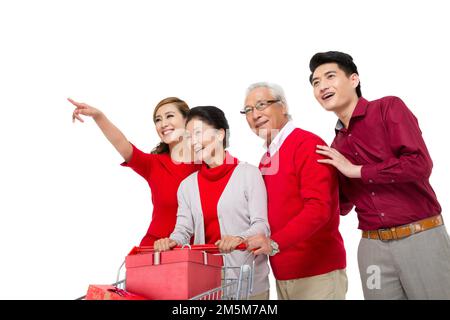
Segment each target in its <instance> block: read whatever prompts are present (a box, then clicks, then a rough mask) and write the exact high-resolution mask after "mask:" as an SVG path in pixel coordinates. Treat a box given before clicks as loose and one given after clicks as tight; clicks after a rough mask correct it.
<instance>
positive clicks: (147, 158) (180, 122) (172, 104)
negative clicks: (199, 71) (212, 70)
mask: <svg viewBox="0 0 450 320" xmlns="http://www.w3.org/2000/svg"><path fill="white" fill-rule="evenodd" d="M68 100H69V101H70V102H71V103H72V104H73V105H74V106H75V107H76V108H75V110H74V111H73V114H72V120H73V121H74V122H75V120H79V121H80V122H84V121H83V119H82V118H81V115H84V116H89V117H92V118H93V119H94V121H95V123H96V124H97V125H98V127H99V128H100V129H101V130H102V132H103V134H104V135H105V137H106V138H107V139H108V140H109V142H110V143H111V144H112V145H113V146H114V147H115V148H116V150H117V151H118V152H119V153H120V155H121V156H122V157H123V159H124V160H125V162H124V163H122V166H126V167H130V168H132V169H133V170H134V171H135V172H137V173H138V174H139V175H141V176H142V177H143V178H144V179H145V180H146V181H147V183H148V185H149V187H150V189H151V193H152V195H151V197H152V203H153V214H152V219H151V223H150V226H149V228H148V230H147V233H146V234H145V236H144V237H143V239H142V240H141V244H140V245H141V246H148V245H153V243H154V241H155V240H157V239H159V238H165V237H168V236H169V235H170V233H171V232H172V231H173V229H174V227H175V222H176V212H177V207H178V205H177V189H178V186H179V184H180V183H181V181H182V180H183V179H184V178H186V177H187V176H188V175H190V174H191V173H193V172H194V171H197V170H198V169H199V168H200V166H198V165H194V164H193V163H192V152H191V148H190V146H189V147H187V148H184V147H183V146H184V145H186V143H182V142H180V141H181V140H182V139H181V138H182V135H183V134H184V132H185V123H186V115H187V113H188V111H189V107H188V105H187V104H186V102H184V101H183V100H181V99H178V98H175V97H170V98H166V99H163V100H161V101H160V102H159V103H158V104H157V105H156V107H155V110H154V112H153V122H154V123H155V127H156V132H157V133H158V135H159V137H160V138H161V143H160V144H159V145H158V146H156V147H155V148H154V149H153V150H152V152H151V153H150V154H148V153H144V152H142V151H141V150H139V149H138V148H136V147H135V146H134V145H133V144H132V143H130V142H129V141H128V139H127V138H126V137H125V135H124V134H123V133H122V132H121V131H120V130H119V129H118V128H117V127H116V126H115V125H114V124H113V123H112V122H111V121H110V120H109V119H108V118H107V117H106V116H105V114H104V113H103V112H101V111H100V110H99V109H97V108H94V107H92V106H90V105H88V104H86V103H80V102H76V101H74V100H72V99H68Z"/></svg>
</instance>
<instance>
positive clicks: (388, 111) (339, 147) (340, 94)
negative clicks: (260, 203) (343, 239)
mask: <svg viewBox="0 0 450 320" xmlns="http://www.w3.org/2000/svg"><path fill="white" fill-rule="evenodd" d="M310 70H311V76H310V82H311V84H312V86H313V90H314V95H315V97H316V99H317V101H318V102H319V103H320V104H321V105H322V107H323V108H324V109H325V110H327V111H333V112H334V113H335V114H336V115H337V116H338V118H339V120H338V122H337V124H336V128H335V130H336V137H335V138H334V141H333V143H332V145H331V147H327V146H321V145H318V146H317V153H319V154H321V155H324V156H326V157H327V159H325V160H323V159H321V160H318V161H319V162H320V163H326V164H330V165H332V166H334V167H336V168H337V169H338V170H339V172H340V175H339V183H340V209H341V214H342V215H346V214H347V213H349V212H350V211H351V210H352V208H353V207H355V211H356V212H357V214H358V219H359V228H360V229H361V230H362V231H363V233H362V239H361V242H360V245H359V249H358V263H359V269H360V275H361V281H362V287H363V291H364V297H365V298H366V299H450V240H449V236H448V234H447V231H446V229H445V226H444V223H443V219H442V216H441V215H440V213H441V207H440V205H439V203H438V201H437V198H436V195H435V193H434V191H433V189H432V187H431V185H430V182H429V177H430V174H431V169H432V165H433V164H432V161H431V158H430V155H429V153H428V150H427V147H426V145H425V142H424V140H423V138H422V134H421V131H420V128H419V125H418V122H417V119H416V117H415V116H414V115H413V114H412V112H411V111H410V110H409V109H408V108H407V106H406V105H405V103H404V102H403V101H402V100H401V99H399V98H397V97H384V98H381V99H378V100H374V101H367V100H366V99H364V98H363V97H362V95H361V86H360V81H359V75H358V70H357V67H356V65H355V64H354V62H353V59H352V57H351V56H350V55H348V54H345V53H342V52H336V51H330V52H324V53H317V54H315V55H314V56H313V57H312V58H311V61H310Z"/></svg>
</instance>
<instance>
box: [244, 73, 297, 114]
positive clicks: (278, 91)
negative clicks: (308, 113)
mask: <svg viewBox="0 0 450 320" xmlns="http://www.w3.org/2000/svg"><path fill="white" fill-rule="evenodd" d="M257 88H267V89H269V91H270V93H271V94H272V95H273V97H274V98H275V99H277V100H280V101H281V103H282V104H284V106H285V107H286V109H287V110H288V112H289V109H288V104H287V101H286V96H285V94H284V90H283V88H282V87H281V86H280V85H278V84H276V83H271V82H256V83H253V84H251V85H249V86H248V88H247V91H246V93H245V97H247V96H248V95H249V94H250V92H251V91H253V90H254V89H257ZM286 116H287V117H288V119H289V120H292V116H291V115H290V114H289V113H288V114H287V115H286Z"/></svg>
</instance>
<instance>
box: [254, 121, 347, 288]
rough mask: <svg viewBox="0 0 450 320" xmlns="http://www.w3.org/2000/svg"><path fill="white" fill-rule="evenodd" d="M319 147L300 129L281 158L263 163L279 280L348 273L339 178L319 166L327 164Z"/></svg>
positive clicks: (313, 137) (328, 168)
mask: <svg viewBox="0 0 450 320" xmlns="http://www.w3.org/2000/svg"><path fill="white" fill-rule="evenodd" d="M318 144H320V145H325V142H324V141H323V140H322V139H320V138H319V137H318V136H316V135H314V134H312V133H310V132H308V131H304V130H301V129H298V128H296V129H295V130H294V131H293V132H292V133H291V134H290V135H289V136H288V137H287V138H286V140H285V141H284V142H283V144H282V146H281V147H280V149H279V151H278V152H277V153H275V154H274V155H273V156H272V157H271V158H268V156H267V155H265V156H264V157H263V159H262V160H261V163H260V169H261V172H262V174H263V177H264V181H265V183H266V188H267V194H268V218H269V224H270V229H271V232H272V236H271V238H272V239H273V240H274V241H276V242H277V243H278V244H279V246H280V252H279V253H278V254H277V255H275V256H273V257H271V258H270V263H271V266H272V270H273V273H274V275H275V278H276V279H278V280H291V279H297V278H304V277H310V276H315V275H319V274H324V273H328V272H331V271H333V270H336V269H343V268H345V267H346V257H345V249H344V243H343V240H342V237H341V234H340V233H339V229H338V227H339V195H338V183H337V175H336V172H335V170H334V168H333V167H332V166H330V165H326V164H321V163H318V162H317V159H320V158H322V156H320V155H319V154H317V153H316V145H318ZM277 166H278V170H276V168H277ZM274 169H275V170H274ZM265 173H267V174H265Z"/></svg>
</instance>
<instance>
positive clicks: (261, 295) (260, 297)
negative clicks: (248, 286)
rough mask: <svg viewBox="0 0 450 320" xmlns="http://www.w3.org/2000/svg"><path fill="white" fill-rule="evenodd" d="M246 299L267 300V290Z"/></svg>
mask: <svg viewBox="0 0 450 320" xmlns="http://www.w3.org/2000/svg"><path fill="white" fill-rule="evenodd" d="M248 300H269V290H267V291H265V292H262V293H258V294H255V295H253V296H250V297H249V298H248Z"/></svg>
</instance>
